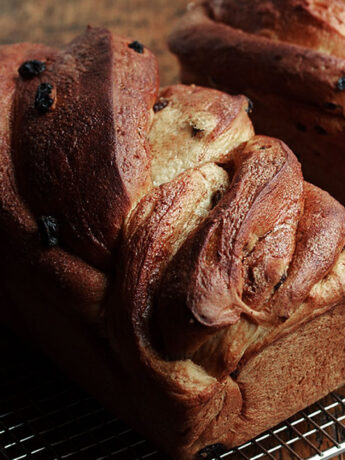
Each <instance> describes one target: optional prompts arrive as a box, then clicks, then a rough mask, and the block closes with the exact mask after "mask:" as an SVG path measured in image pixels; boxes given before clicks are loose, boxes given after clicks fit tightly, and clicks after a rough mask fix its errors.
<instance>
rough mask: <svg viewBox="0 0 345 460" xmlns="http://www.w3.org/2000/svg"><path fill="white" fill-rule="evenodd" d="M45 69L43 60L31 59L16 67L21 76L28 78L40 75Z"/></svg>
mask: <svg viewBox="0 0 345 460" xmlns="http://www.w3.org/2000/svg"><path fill="white" fill-rule="evenodd" d="M45 70H46V65H45V63H44V62H41V61H38V60H37V59H33V60H32V61H25V62H23V64H22V65H21V66H20V67H19V69H18V73H19V75H20V76H21V77H22V78H24V79H25V80H28V79H30V78H33V77H37V75H40V74H41V73H42V72H44V71H45Z"/></svg>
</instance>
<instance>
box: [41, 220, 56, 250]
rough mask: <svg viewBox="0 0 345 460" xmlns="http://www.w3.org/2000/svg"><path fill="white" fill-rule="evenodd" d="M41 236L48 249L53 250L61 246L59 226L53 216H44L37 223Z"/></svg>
mask: <svg viewBox="0 0 345 460" xmlns="http://www.w3.org/2000/svg"><path fill="white" fill-rule="evenodd" d="M37 224H38V231H39V236H40V239H41V241H42V243H43V244H44V246H45V247H47V248H53V247H54V246H57V245H58V244H59V225H58V222H57V220H56V219H55V218H54V217H52V216H42V217H40V218H39V219H38V221H37Z"/></svg>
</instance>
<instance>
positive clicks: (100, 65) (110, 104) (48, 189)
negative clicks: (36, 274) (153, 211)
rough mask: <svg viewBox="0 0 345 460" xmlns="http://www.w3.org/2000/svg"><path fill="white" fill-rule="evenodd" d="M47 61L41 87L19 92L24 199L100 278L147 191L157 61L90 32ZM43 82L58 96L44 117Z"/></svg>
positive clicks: (16, 140)
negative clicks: (53, 223)
mask: <svg viewBox="0 0 345 460" xmlns="http://www.w3.org/2000/svg"><path fill="white" fill-rule="evenodd" d="M44 60H47V61H48V62H47V70H46V71H45V72H44V73H43V74H42V75H41V76H40V77H39V79H37V78H36V79H33V80H32V81H29V82H28V81H26V80H21V79H18V82H17V91H16V99H15V101H16V102H15V108H14V120H15V124H14V127H13V151H14V159H15V168H16V176H17V181H18V186H19V190H20V193H21V194H22V195H23V196H25V200H26V202H27V203H28V205H29V206H30V208H31V210H32V211H33V213H34V215H35V216H36V217H39V216H41V215H53V216H54V217H56V218H57V220H58V222H59V225H60V230H61V244H62V245H63V246H65V247H67V248H69V250H71V249H72V251H73V252H75V253H76V254H78V255H79V256H81V257H82V258H83V259H85V260H87V261H89V262H91V263H92V264H94V265H96V266H98V267H103V268H104V267H106V266H109V265H110V264H111V254H112V252H113V250H114V247H115V243H116V239H117V236H118V233H119V231H120V228H121V226H122V222H123V219H124V216H125V215H126V214H127V213H128V211H129V209H130V207H131V206H132V204H133V203H135V202H136V201H137V200H138V199H139V198H140V196H141V195H142V194H144V193H145V192H146V191H147V190H148V188H149V187H150V158H149V154H148V152H147V149H146V141H145V133H146V132H147V129H148V125H149V120H150V108H151V107H152V105H153V103H154V101H155V99H156V95H157V91H158V86H157V81H158V79H157V67H156V61H155V60H154V59H153V58H152V55H151V54H150V53H149V51H147V50H146V51H145V53H144V54H143V55H142V54H138V53H136V52H135V51H134V50H132V49H130V48H129V47H128V41H126V40H124V39H120V38H113V37H112V35H111V34H110V32H109V31H106V30H101V29H92V28H89V29H88V30H87V32H86V34H85V35H84V36H82V37H80V38H77V39H76V40H74V41H73V42H72V43H71V44H70V45H69V46H68V47H67V49H66V50H65V51H63V52H60V53H50V54H49V55H48V58H47V59H44ZM40 81H42V82H49V83H51V84H52V85H53V88H54V89H55V91H56V102H55V103H54V108H53V109H52V110H51V111H49V112H48V113H46V114H40V113H38V111H37V110H36V109H35V107H34V105H33V101H34V99H35V94H36V90H37V87H38V84H39V83H40ZM19 133H20V134H19Z"/></svg>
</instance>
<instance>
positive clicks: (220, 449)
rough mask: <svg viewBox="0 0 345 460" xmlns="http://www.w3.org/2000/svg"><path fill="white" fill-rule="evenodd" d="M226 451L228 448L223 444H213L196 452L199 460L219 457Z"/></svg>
mask: <svg viewBox="0 0 345 460" xmlns="http://www.w3.org/2000/svg"><path fill="white" fill-rule="evenodd" d="M225 452H226V448H225V446H224V445H223V444H219V443H217V444H211V445H209V446H206V447H204V448H203V449H201V450H199V452H198V453H197V454H196V458H197V460H211V459H213V458H214V457H218V456H219V455H222V454H224V453H225Z"/></svg>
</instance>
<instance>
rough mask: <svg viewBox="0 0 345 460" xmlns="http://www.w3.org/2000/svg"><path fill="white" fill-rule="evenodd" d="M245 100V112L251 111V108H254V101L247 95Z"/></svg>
mask: <svg viewBox="0 0 345 460" xmlns="http://www.w3.org/2000/svg"><path fill="white" fill-rule="evenodd" d="M247 100H248V106H247V108H246V112H247V113H252V111H253V108H254V103H253V101H252V100H251V99H249V97H247Z"/></svg>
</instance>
